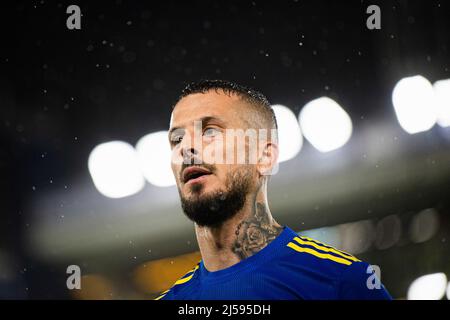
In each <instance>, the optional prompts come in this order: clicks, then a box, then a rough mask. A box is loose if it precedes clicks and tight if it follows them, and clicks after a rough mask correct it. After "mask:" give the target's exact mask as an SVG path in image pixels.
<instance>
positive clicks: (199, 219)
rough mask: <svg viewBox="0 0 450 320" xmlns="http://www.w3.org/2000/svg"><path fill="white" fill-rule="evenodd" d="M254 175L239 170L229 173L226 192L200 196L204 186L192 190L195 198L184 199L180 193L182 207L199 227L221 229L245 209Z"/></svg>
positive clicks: (196, 186)
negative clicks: (226, 222)
mask: <svg viewBox="0 0 450 320" xmlns="http://www.w3.org/2000/svg"><path fill="white" fill-rule="evenodd" d="M251 181H252V175H251V172H250V170H242V169H241V170H237V171H235V172H233V173H231V172H230V173H228V174H227V177H226V181H225V186H226V190H225V191H223V190H217V191H213V192H210V193H208V194H204V195H200V192H201V190H202V189H203V188H204V187H203V185H201V184H200V185H195V186H193V188H192V190H191V191H192V192H193V193H195V195H194V196H192V197H190V198H186V197H183V195H182V194H181V192H180V198H181V207H182V209H183V212H184V214H185V215H186V216H187V217H188V218H189V219H190V220H191V221H193V222H195V223H196V224H197V225H199V226H202V227H204V226H206V227H220V226H221V225H222V224H223V223H224V222H225V221H227V220H229V219H231V218H232V217H234V216H235V215H236V214H237V213H238V212H239V211H240V210H241V209H242V208H243V207H244V204H245V201H246V199H247V194H248V193H249V191H250V186H251Z"/></svg>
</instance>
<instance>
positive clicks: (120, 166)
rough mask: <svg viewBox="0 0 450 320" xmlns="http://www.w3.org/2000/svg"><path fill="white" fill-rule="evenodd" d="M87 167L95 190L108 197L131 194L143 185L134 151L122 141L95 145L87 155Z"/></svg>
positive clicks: (143, 181)
mask: <svg viewBox="0 0 450 320" xmlns="http://www.w3.org/2000/svg"><path fill="white" fill-rule="evenodd" d="M88 169H89V173H90V174H91V177H92V180H93V181H94V185H95V187H96V188H97V190H98V191H99V192H100V193H101V194H103V195H105V196H107V197H110V198H122V197H126V196H129V195H132V194H134V193H137V192H138V191H140V190H141V189H142V188H143V187H144V185H145V179H144V177H143V176H142V173H141V171H140V168H139V162H138V158H137V154H136V151H135V150H134V148H133V146H131V145H130V144H128V143H126V142H123V141H111V142H106V143H102V144H100V145H98V146H97V147H95V148H94V150H92V152H91V154H90V155H89V160H88Z"/></svg>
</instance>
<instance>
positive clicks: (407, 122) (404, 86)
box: [392, 76, 437, 134]
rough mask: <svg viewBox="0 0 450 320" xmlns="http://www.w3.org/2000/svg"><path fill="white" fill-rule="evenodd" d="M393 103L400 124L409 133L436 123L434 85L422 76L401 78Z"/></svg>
mask: <svg viewBox="0 0 450 320" xmlns="http://www.w3.org/2000/svg"><path fill="white" fill-rule="evenodd" d="M392 103H393V104H394V109H395V113H396V115H397V119H398V122H399V123H400V126H401V127H402V128H403V129H404V130H405V131H406V132H408V133H409V134H414V133H418V132H422V131H426V130H429V129H431V128H432V127H433V126H434V124H435V123H436V120H437V119H436V118H437V110H436V103H435V96H434V91H433V86H432V85H431V83H430V82H429V81H428V80H427V79H425V78H424V77H422V76H414V77H409V78H403V79H402V80H400V81H399V82H398V83H397V84H396V86H395V88H394V91H393V92H392Z"/></svg>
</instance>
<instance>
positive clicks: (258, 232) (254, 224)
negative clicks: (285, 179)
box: [195, 194, 283, 271]
mask: <svg viewBox="0 0 450 320" xmlns="http://www.w3.org/2000/svg"><path fill="white" fill-rule="evenodd" d="M282 230H283V228H282V227H281V226H280V225H279V224H278V223H277V222H276V221H275V220H274V219H273V218H272V215H271V213H270V210H269V207H268V205H267V200H266V197H265V196H264V195H263V194H258V195H257V196H256V197H255V198H254V199H251V201H247V203H246V204H245V205H244V207H243V208H242V210H240V211H239V212H238V213H237V214H236V215H235V216H234V217H233V218H232V219H230V220H228V221H226V222H225V223H223V224H222V225H221V226H220V227H217V228H211V227H200V226H198V225H195V232H196V235H197V241H198V244H199V247H200V252H201V255H202V259H203V263H204V265H205V267H206V269H207V270H208V271H218V270H221V269H225V268H227V267H230V266H232V265H234V264H236V263H238V262H239V261H241V260H244V259H246V258H248V257H250V256H252V255H254V254H255V253H257V252H258V251H260V250H262V249H263V248H264V247H265V246H267V245H268V244H269V243H270V242H272V241H273V240H274V239H275V238H276V237H277V236H278V235H279V234H280V233H281V231H282Z"/></svg>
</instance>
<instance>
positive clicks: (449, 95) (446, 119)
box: [433, 79, 450, 127]
mask: <svg viewBox="0 0 450 320" xmlns="http://www.w3.org/2000/svg"><path fill="white" fill-rule="evenodd" d="M433 89H434V95H435V98H436V106H437V123H438V124H439V125H440V126H441V127H449V126H450V79H447V80H440V81H436V82H435V83H434V85H433Z"/></svg>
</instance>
